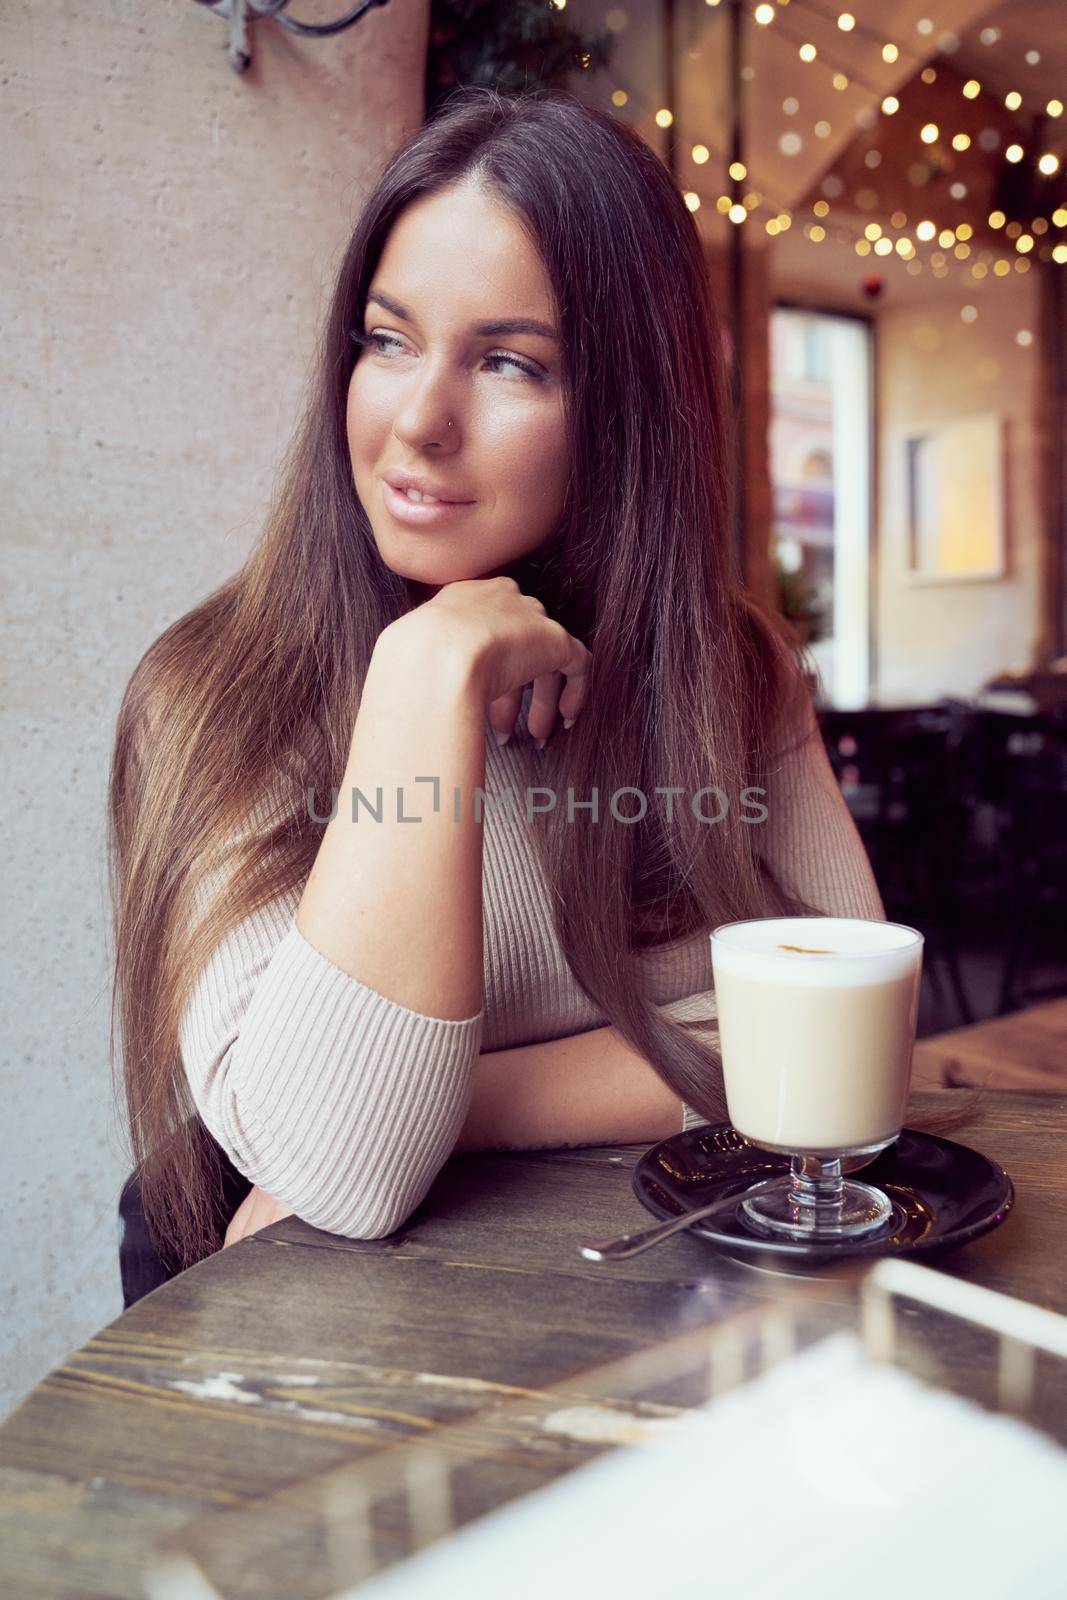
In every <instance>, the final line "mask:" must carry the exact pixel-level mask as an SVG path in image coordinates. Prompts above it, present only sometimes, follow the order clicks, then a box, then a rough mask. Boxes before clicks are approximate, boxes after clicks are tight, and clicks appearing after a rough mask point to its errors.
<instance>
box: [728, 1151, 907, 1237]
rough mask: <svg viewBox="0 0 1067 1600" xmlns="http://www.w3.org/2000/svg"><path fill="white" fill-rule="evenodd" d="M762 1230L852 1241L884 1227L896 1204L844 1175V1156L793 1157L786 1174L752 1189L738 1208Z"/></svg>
mask: <svg viewBox="0 0 1067 1600" xmlns="http://www.w3.org/2000/svg"><path fill="white" fill-rule="evenodd" d="M738 1210H739V1212H740V1215H741V1217H742V1219H743V1220H745V1221H747V1222H748V1223H749V1225H750V1226H752V1227H754V1228H756V1229H757V1231H758V1232H760V1233H765V1232H770V1233H777V1234H781V1235H783V1236H784V1237H786V1238H790V1239H807V1240H812V1239H850V1238H855V1237H856V1236H857V1235H859V1234H864V1233H872V1232H873V1231H874V1230H875V1229H876V1228H881V1227H883V1226H884V1225H885V1224H886V1223H887V1222H888V1221H889V1219H890V1218H891V1217H892V1215H893V1202H892V1201H891V1200H890V1199H889V1196H888V1195H886V1194H883V1193H882V1191H881V1189H875V1188H873V1187H872V1185H871V1184H869V1183H857V1182H856V1181H855V1179H852V1178H847V1179H846V1178H843V1177H842V1176H841V1157H840V1156H833V1157H825V1156H816V1155H795V1156H793V1157H792V1158H791V1161H790V1171H789V1176H788V1177H787V1178H768V1179H766V1180H765V1181H764V1182H763V1183H757V1184H755V1185H754V1187H753V1188H751V1189H749V1190H748V1191H747V1192H746V1194H745V1196H744V1198H743V1199H742V1201H741V1203H740V1206H739V1208H738Z"/></svg>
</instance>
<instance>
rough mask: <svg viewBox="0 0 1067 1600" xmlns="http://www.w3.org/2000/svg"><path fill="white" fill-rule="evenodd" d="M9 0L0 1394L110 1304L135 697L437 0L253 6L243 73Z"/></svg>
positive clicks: (204, 34) (180, 26) (283, 397)
mask: <svg viewBox="0 0 1067 1600" xmlns="http://www.w3.org/2000/svg"><path fill="white" fill-rule="evenodd" d="M4 11H5V14H4V22H3V28H2V40H0V58H2V67H0V78H2V87H3V102H2V104H3V111H2V116H3V148H4V159H3V162H2V164H0V204H2V207H3V240H4V246H3V248H4V252H5V256H6V263H5V265H6V270H5V271H4V272H3V274H2V275H0V284H2V287H0V294H2V296H3V299H2V313H0V322H2V326H3V338H2V340H0V389H2V393H3V395H4V401H5V404H4V407H3V421H2V424H0V426H2V429H3V434H2V446H0V461H2V474H3V476H2V495H0V505H2V506H3V532H4V537H5V544H6V547H7V548H6V551H5V573H6V581H5V585H4V601H3V603H4V606H5V610H6V615H5V618H4V628H5V639H6V641H7V651H6V654H5V661H6V665H7V673H6V679H7V681H6V684H5V689H4V694H3V700H2V704H0V715H2V719H3V743H4V749H5V752H6V753H7V758H8V759H7V761H6V763H5V765H6V768H7V770H8V774H9V776H8V782H7V792H6V796H5V799H6V814H7V838H6V848H5V883H4V946H5V950H4V972H5V979H4V986H3V996H2V1007H3V1024H4V1026H3V1044H2V1050H3V1054H2V1056H0V1088H2V1093H3V1104H4V1113H3V1116H2V1118H0V1196H2V1200H3V1228H2V1232H0V1283H2V1292H3V1304H4V1314H3V1316H2V1318H0V1415H2V1414H3V1413H4V1412H5V1411H6V1410H7V1409H8V1408H9V1407H10V1406H11V1405H12V1404H13V1403H14V1402H15V1401H17V1400H18V1399H19V1398H20V1397H21V1396H22V1395H23V1394H24V1393H25V1391H26V1390H27V1389H28V1388H30V1387H31V1386H32V1384H33V1383H35V1382H36V1381H37V1380H38V1379H39V1378H41V1377H42V1376H43V1375H44V1374H45V1373H46V1372H47V1371H48V1370H49V1369H50V1368H51V1367H53V1366H54V1365H55V1364H56V1363H57V1362H59V1361H61V1360H62V1359H63V1357H64V1356H65V1355H66V1354H67V1353H68V1351H69V1350H70V1349H71V1348H72V1347H74V1346H76V1345H78V1344H80V1343H81V1342H83V1341H84V1340H85V1339H86V1338H87V1337H88V1336H89V1335H90V1334H92V1333H93V1332H94V1331H95V1330H96V1329H97V1328H99V1327H100V1326H101V1325H102V1324H103V1323H105V1322H107V1321H109V1320H110V1319H111V1318H112V1317H114V1316H116V1315H117V1314H118V1313H119V1311H120V1310H121V1294H120V1289H119V1277H118V1258H117V1243H116V1202H117V1197H118V1192H119V1189H120V1187H121V1183H122V1180H123V1178H124V1176H125V1174H126V1172H127V1171H128V1170H129V1153H128V1147H127V1143H126V1135H125V1130H124V1126H123V1118H122V1116H121V1112H120V1110H119V1109H118V1108H117V1106H116V1102H115V1100H114V1098H113V1095H112V1087H111V1083H110V1079H109V1071H108V1066H107V1023H108V1004H109V990H108V986H109V963H110V948H111V946H110V932H109V926H108V909H107V902H106V879H105V873H104V855H103V843H104V802H105V785H106V776H107V765H108V760H109V756H110V748H111V740H112V735H113V731H114V723H115V715H116V712H117V709H118V703H119V699H120V697H121V694H122V690H123V687H124V685H125V683H126V681H127V679H128V677H129V674H130V672H131V670H132V668H133V666H134V665H135V663H136V661H137V659H138V658H139V656H140V655H141V654H142V652H143V651H144V649H145V648H146V646H147V645H148V644H149V643H150V642H151V640H152V639H153V638H155V637H156V635H157V634H158V633H159V632H160V631H161V629H162V628H163V627H165V626H166V625H167V624H168V623H169V622H171V621H172V620H173V619H174V618H175V617H177V616H179V615H181V614H182V613H183V612H184V611H186V610H188V608H189V607H190V606H191V605H193V604H195V603H196V601H198V600H199V599H201V598H202V597H203V596H204V595H205V594H206V593H207V592H208V591H209V590H210V589H211V588H213V587H214V586H215V585H216V584H217V583H218V582H220V581H221V580H222V578H224V577H225V576H226V575H227V574H228V573H229V572H231V571H232V570H233V569H234V568H235V567H237V566H238V565H239V564H240V563H241V561H242V560H243V559H244V556H245V555H246V553H247V551H248V549H249V547H250V546H251V544H252V543H253V542H254V540H255V538H256V536H257V534H258V532H259V530H260V527H261V524H262V518H263V513H264V510H265V507H266V504H267V500H268V497H269V492H270V489H271V485H272V482H273V478H274V474H275V471H276V468H277V464H278V462H279V459H280V457H281V454H282V451H283V449H284V447H285V444H286V442H287V440H288V438H289V435H290V431H291V428H292V425H293V422H294V419H295V416H296V413H297V409H298V405H299V400H300V395H301V390H302V385H303V380H304V376H305V372H306V370H307V366H308V362H309V359H310V356H311V351H312V347H313V342H314V337H315V331H316V328H317V325H318V320H319V317H320V313H321V311H322V308H323V305H324V301H325V296H326V294H327V293H328V289H329V285H330V280H331V276H332V273H333V270H334V268H335V266H336V263H337V260H338V258H339V255H340V253H341V251H342V250H343V248H344V245H345V243H346V242H347V238H348V234H349V230H350V227H351V223H352V220H353V219H354V217H355V215H356V213H357V211H358V208H359V205H360V201H361V198H362V195H363V194H364V193H365V192H366V188H367V187H368V184H369V182H370V181H372V180H373V178H374V177H375V176H376V174H377V172H378V170H379V169H380V167H381V165H382V163H383V162H384V160H385V159H386V158H387V156H388V154H389V153H390V151H391V150H392V149H393V148H394V147H395V145H396V144H397V143H399V142H400V141H401V140H402V138H403V137H404V135H405V134H406V133H407V132H408V131H410V130H411V129H413V128H414V127H416V126H417V125H418V123H419V122H420V121H421V117H422V82H423V64H424V59H425V48H426V31H427V13H428V0H402V3H397V4H393V5H390V6H388V7H386V8H383V9H382V10H375V11H372V12H371V13H369V14H368V15H367V16H366V17H365V18H364V19H363V20H362V21H361V22H360V23H358V24H357V25H356V26H355V27H354V28H353V29H351V30H350V31H349V32H347V33H345V34H341V35H339V36H337V37H335V38H332V39H323V40H305V39H296V38H291V37H290V36H289V35H288V34H285V33H283V32H282V30H281V29H280V28H279V27H278V26H277V24H275V23H273V22H270V21H262V22H257V23H256V24H255V25H254V28H253V49H254V65H253V67H252V68H251V70H250V71H249V72H248V73H246V74H245V75H244V76H243V77H238V76H237V75H236V74H235V73H233V72H232V71H231V70H230V68H229V66H228V64H227V61H226V54H225V45H226V38H227V24H225V23H224V22H222V21H221V20H219V19H218V18H217V17H215V16H214V15H213V14H212V13H211V12H209V11H206V10H204V9H202V8H201V7H199V6H197V5H195V4H193V3H192V0H185V3H180V4H179V3H172V4H170V5H166V6H162V5H158V4H150V3H148V0H108V3H106V4H102V5H101V4H91V3H89V0H52V3H50V4H49V5H47V6H42V5H40V4H39V3H35V0H10V3H9V4H8V5H7V6H6V7H5V8H4ZM315 15H316V16H318V15H319V12H316V13H315ZM324 15H325V13H324Z"/></svg>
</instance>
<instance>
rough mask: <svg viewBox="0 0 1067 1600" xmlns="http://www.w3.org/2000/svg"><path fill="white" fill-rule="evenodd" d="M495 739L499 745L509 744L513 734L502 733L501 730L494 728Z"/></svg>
mask: <svg viewBox="0 0 1067 1600" xmlns="http://www.w3.org/2000/svg"><path fill="white" fill-rule="evenodd" d="M493 738H494V739H495V740H496V742H497V744H507V742H508V740H509V739H510V738H511V734H510V733H501V731H500V729H499V728H494V729H493Z"/></svg>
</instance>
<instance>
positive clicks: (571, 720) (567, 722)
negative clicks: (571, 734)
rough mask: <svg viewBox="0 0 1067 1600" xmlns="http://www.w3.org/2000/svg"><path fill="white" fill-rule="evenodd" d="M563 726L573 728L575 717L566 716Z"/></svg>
mask: <svg viewBox="0 0 1067 1600" xmlns="http://www.w3.org/2000/svg"><path fill="white" fill-rule="evenodd" d="M563 726H564V727H565V728H573V727H574V718H573V717H564V719H563Z"/></svg>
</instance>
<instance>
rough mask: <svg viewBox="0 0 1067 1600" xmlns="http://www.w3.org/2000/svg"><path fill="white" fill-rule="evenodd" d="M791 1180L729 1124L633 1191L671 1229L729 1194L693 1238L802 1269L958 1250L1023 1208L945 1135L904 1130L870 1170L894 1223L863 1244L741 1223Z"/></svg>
mask: <svg viewBox="0 0 1067 1600" xmlns="http://www.w3.org/2000/svg"><path fill="white" fill-rule="evenodd" d="M858 1170H859V1169H856V1171H855V1172H854V1171H849V1172H848V1174H847V1175H848V1176H849V1177H852V1176H855V1175H856V1172H858ZM788 1171H789V1158H788V1156H781V1155H775V1154H773V1153H772V1152H771V1151H769V1150H761V1149H759V1147H758V1146H756V1145H752V1144H749V1143H748V1141H747V1140H746V1139H744V1138H743V1137H742V1135H741V1134H739V1133H738V1132H737V1131H736V1130H735V1129H734V1128H732V1127H731V1126H730V1124H729V1123H721V1124H719V1125H710V1124H708V1125H705V1126H703V1127H699V1128H690V1129H689V1130H688V1132H686V1133H676V1134H674V1135H672V1137H671V1138H670V1139H664V1140H663V1141H662V1143H660V1144H657V1145H654V1146H653V1148H652V1149H651V1150H648V1151H646V1152H645V1154H644V1155H643V1156H642V1157H641V1160H640V1161H639V1162H638V1163H637V1166H636V1167H635V1168H634V1175H633V1187H634V1193H635V1194H636V1196H637V1198H638V1200H640V1202H641V1204H642V1205H643V1206H644V1207H645V1208H646V1209H647V1210H648V1211H651V1212H652V1214H653V1216H655V1217H660V1218H662V1219H663V1220H664V1221H666V1220H667V1219H668V1218H669V1217H677V1216H681V1214H682V1212H683V1211H696V1210H698V1209H699V1208H700V1207H701V1206H705V1205H708V1204H710V1203H711V1201H713V1200H714V1199H715V1197H716V1195H717V1194H720V1195H721V1196H722V1206H721V1208H720V1209H719V1210H717V1211H713V1212H711V1213H710V1214H709V1215H708V1216H706V1217H704V1218H703V1219H702V1220H701V1221H700V1222H694V1223H693V1225H692V1228H691V1229H690V1230H689V1231H690V1232H692V1233H695V1234H699V1235H700V1237H701V1238H702V1239H708V1240H710V1241H711V1242H712V1243H713V1244H717V1245H719V1246H720V1247H721V1248H722V1249H724V1250H726V1251H728V1252H729V1254H730V1255H735V1256H736V1255H741V1256H745V1257H748V1256H752V1257H772V1258H777V1259H778V1260H779V1261H782V1260H783V1259H792V1260H793V1261H795V1262H796V1264H797V1265H798V1266H800V1265H804V1264H806V1263H808V1262H816V1261H820V1262H826V1261H835V1260H840V1259H843V1258H845V1257H849V1256H895V1255H918V1254H925V1253H927V1252H933V1251H936V1250H950V1249H954V1248H955V1247H956V1246H957V1245H961V1244H966V1243H967V1242H968V1240H970V1239H977V1238H978V1236H979V1234H983V1233H988V1231H989V1230H990V1228H995V1227H996V1226H997V1223H998V1222H1003V1220H1004V1218H1005V1217H1006V1216H1007V1214H1008V1212H1009V1211H1010V1210H1011V1206H1012V1202H1013V1200H1014V1198H1015V1191H1014V1189H1013V1188H1012V1183H1011V1179H1010V1178H1009V1177H1008V1175H1007V1173H1006V1172H1005V1171H1004V1170H1003V1168H1002V1167H999V1166H998V1165H997V1163H996V1162H995V1161H990V1160H989V1158H988V1157H987V1156H983V1155H979V1153H978V1151H977V1150H971V1149H970V1148H969V1147H968V1146H967V1145H964V1144H956V1143H954V1142H953V1140H951V1139H942V1138H941V1137H940V1136H939V1135H938V1134H933V1133H922V1132H920V1130H919V1129H917V1128H904V1129H902V1130H901V1134H900V1137H899V1139H897V1140H896V1142H895V1143H894V1144H891V1145H890V1146H889V1147H888V1149H886V1150H883V1151H882V1152H881V1153H880V1154H879V1155H877V1156H876V1157H875V1158H874V1160H873V1161H871V1162H870V1163H869V1164H868V1165H867V1166H865V1167H864V1168H863V1169H862V1174H863V1181H864V1183H871V1184H874V1185H875V1187H876V1188H878V1189H882V1190H884V1192H885V1193H886V1194H887V1195H888V1196H889V1198H890V1199H891V1200H892V1202H893V1215H892V1216H891V1217H890V1218H889V1220H888V1221H887V1222H886V1223H885V1224H884V1225H883V1227H881V1228H879V1229H878V1231H877V1232H876V1233H872V1234H867V1235H865V1236H864V1237H862V1238H859V1239H840V1240H828V1241H826V1242H825V1243H820V1244H806V1243H803V1242H794V1241H793V1240H790V1239H776V1238H773V1237H768V1236H766V1235H764V1234H758V1233H756V1231H755V1230H754V1229H753V1228H752V1227H751V1226H750V1225H749V1224H748V1223H747V1222H746V1221H744V1220H743V1219H742V1218H741V1216H740V1215H739V1214H738V1213H739V1207H740V1201H741V1200H742V1198H743V1197H744V1194H745V1191H746V1190H748V1189H750V1188H751V1187H752V1185H753V1184H754V1183H759V1182H760V1181H761V1180H762V1179H764V1178H773V1177H777V1176H779V1175H780V1174H783V1173H786V1172H788Z"/></svg>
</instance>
